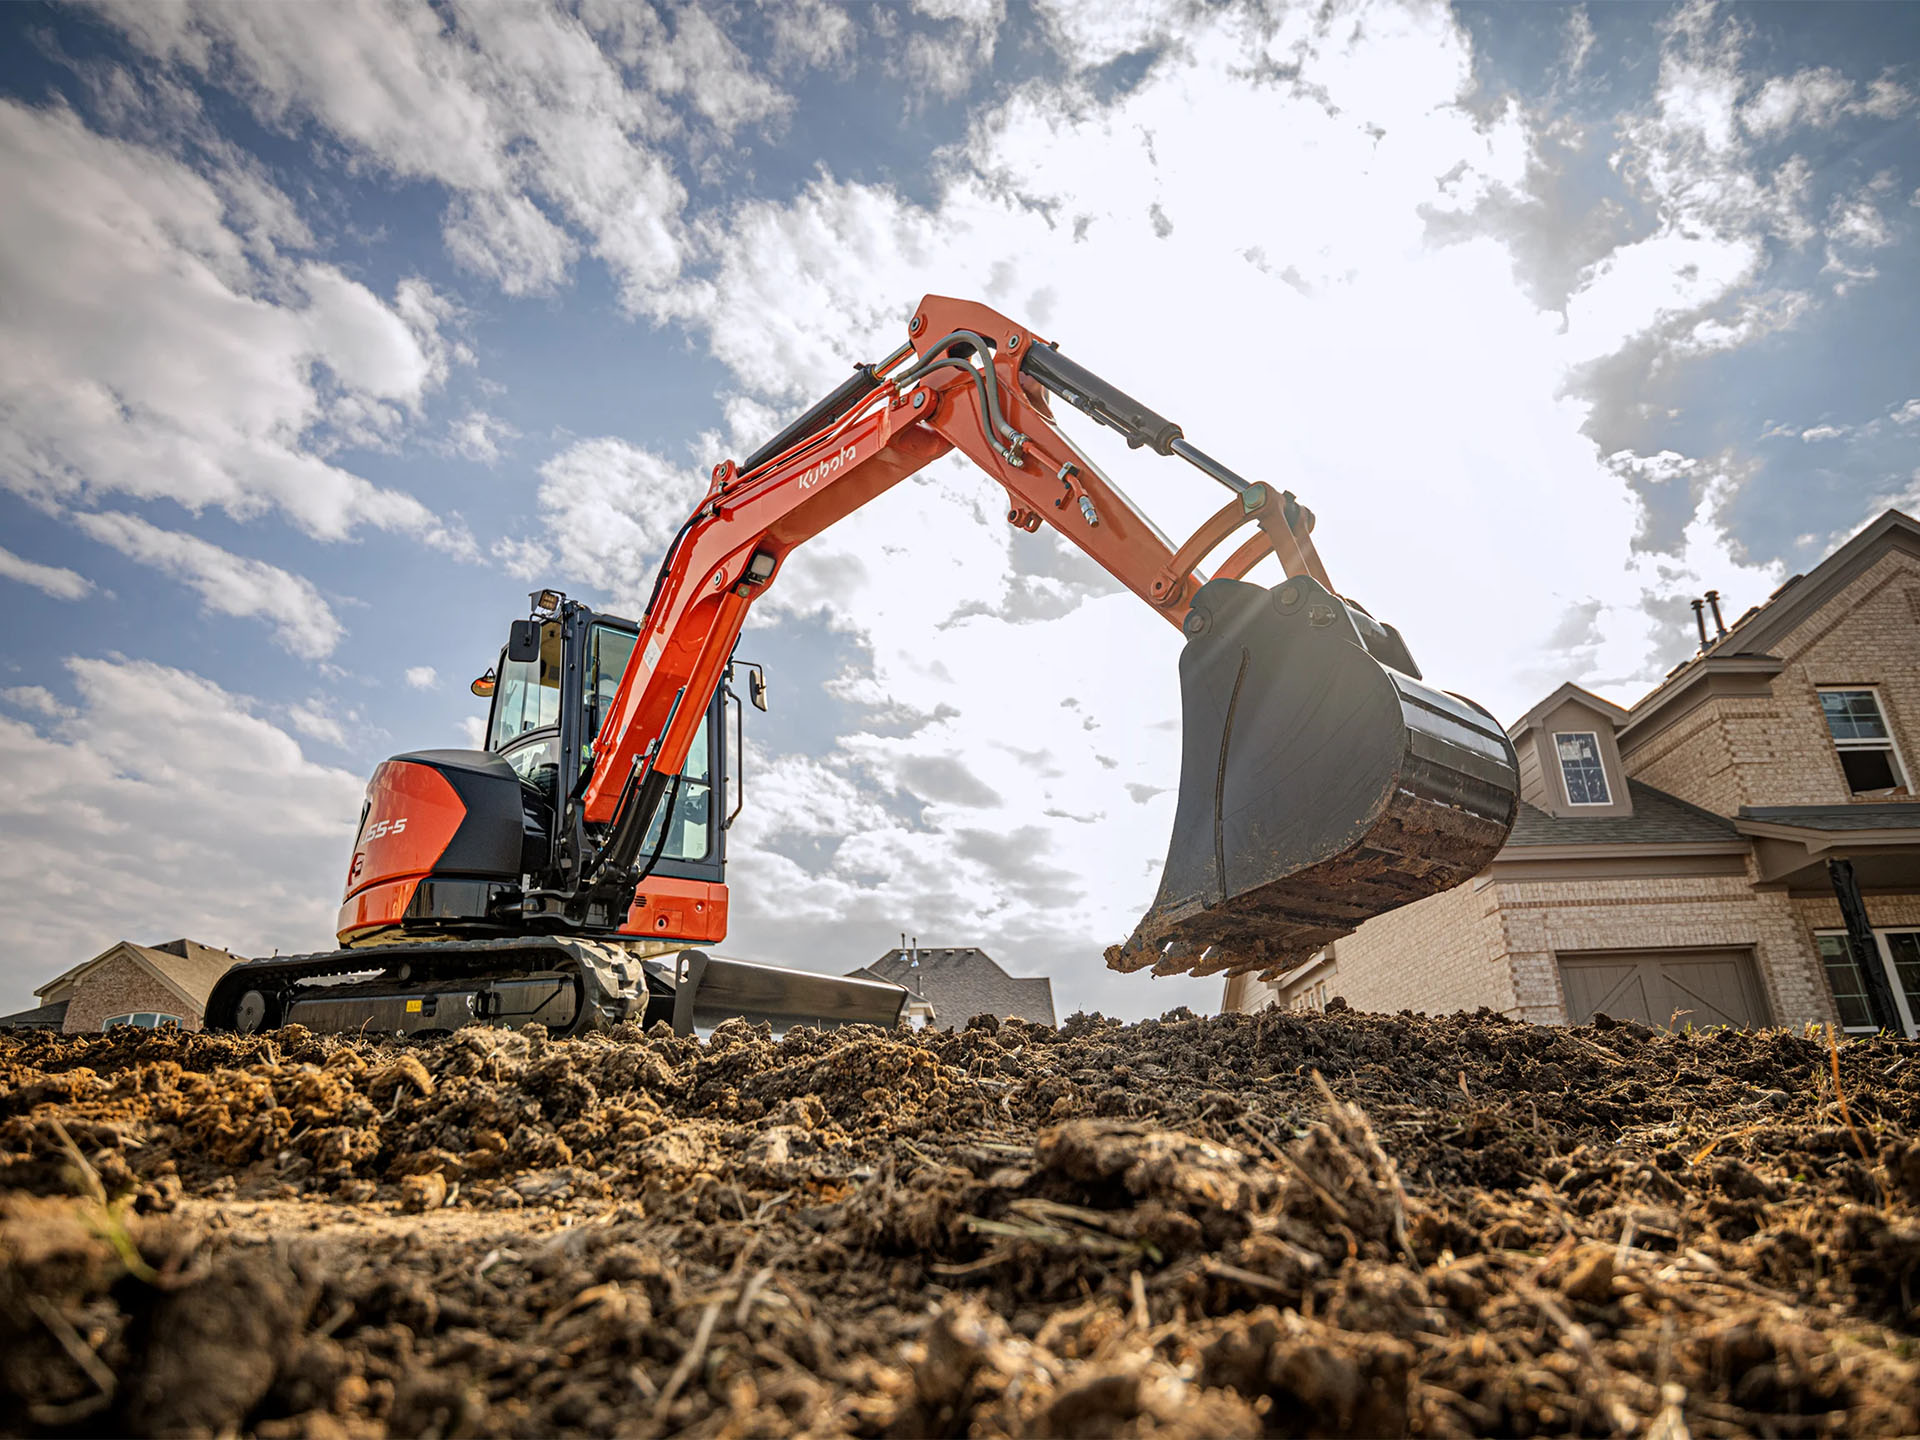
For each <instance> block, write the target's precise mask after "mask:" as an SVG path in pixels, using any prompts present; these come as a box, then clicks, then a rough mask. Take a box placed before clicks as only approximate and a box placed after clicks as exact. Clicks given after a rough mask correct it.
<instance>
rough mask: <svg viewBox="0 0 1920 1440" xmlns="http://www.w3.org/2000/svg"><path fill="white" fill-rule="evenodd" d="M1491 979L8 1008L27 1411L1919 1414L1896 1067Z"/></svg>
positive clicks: (1487, 1422)
mask: <svg viewBox="0 0 1920 1440" xmlns="http://www.w3.org/2000/svg"><path fill="white" fill-rule="evenodd" d="M1911 1054H1912V1047H1910V1046H1908V1045H1906V1044H1903V1043H1899V1042H1892V1041H1882V1040H1875V1041H1871V1042H1866V1043H1854V1044H1841V1045H1838V1046H1832V1045H1830V1043H1829V1041H1828V1040H1827V1038H1826V1037H1825V1036H1824V1035H1822V1036H1818V1037H1815V1036H1801V1035H1794V1034H1788V1033H1784V1032H1764V1033H1743V1032H1731V1031H1714V1032H1704V1033H1697V1034H1687V1035H1677V1036H1668V1035H1653V1034H1649V1033H1648V1032H1646V1031H1645V1030H1642V1029H1640V1028H1639V1027H1636V1026H1631V1025H1614V1024H1607V1025H1605V1026H1603V1027H1599V1028H1585V1029H1580V1030H1550V1029H1544V1028H1533V1027H1527V1026H1523V1025H1518V1024H1515V1023H1511V1022H1508V1021H1506V1020H1503V1019H1500V1018H1499V1017H1495V1016H1490V1015H1486V1014H1481V1015H1478V1016H1470V1017H1469V1016H1460V1017H1454V1018H1452V1019H1449V1020H1424V1019H1416V1018H1411V1017H1406V1016H1398V1017H1393V1016H1361V1015H1355V1014H1349V1013H1337V1014H1332V1015H1328V1016H1324V1017H1321V1016H1311V1015H1295V1014H1269V1015H1265V1016H1261V1017H1251V1018H1250V1017H1243V1016H1227V1017H1220V1018H1215V1019H1195V1018H1191V1017H1187V1016H1185V1015H1183V1014H1180V1013H1176V1014H1175V1015H1174V1016H1170V1017H1168V1018H1166V1019H1164V1020H1162V1021H1159V1022H1149V1023H1146V1024H1141V1025H1131V1026H1123V1025H1119V1024H1116V1023H1113V1022H1109V1021H1104V1020H1100V1019H1098V1018H1088V1017H1084V1016H1077V1017H1075V1018H1074V1019H1072V1020H1070V1021H1069V1022H1068V1023H1067V1024H1066V1025H1065V1026H1064V1027H1063V1028H1062V1029H1061V1030H1059V1031H1054V1030H1049V1029H1044V1028H1041V1027H1036V1026H1029V1025H1023V1024H1019V1023H1017V1022H1016V1023H1007V1024H998V1025H997V1024H994V1023H993V1022H991V1021H986V1022H981V1023H977V1024H975V1025H973V1026H970V1027H968V1028H966V1029H964V1030H960V1031H956V1032H948V1033H943V1034H935V1035H928V1034H924V1033H922V1034H913V1033H909V1032H890V1033H882V1032H880V1031H877V1030H873V1029H870V1028H855V1029H852V1030H845V1031H839V1032H834V1033H821V1032H817V1031H810V1030H796V1031H794V1032H792V1033H790V1034H788V1035H786V1036H784V1037H782V1038H781V1039H779V1040H775V1039H772V1038H771V1037H770V1036H769V1035H768V1034H767V1032H766V1031H765V1030H764V1029H755V1028H754V1027H751V1026H748V1025H746V1024H744V1023H740V1022H735V1023H731V1024H728V1025H725V1026H722V1027H721V1029H720V1030H719V1031H718V1032H716V1033H715V1035H714V1036H713V1038H712V1039H711V1040H710V1041H704V1042H703V1041H695V1040H682V1039H676V1038H674V1037H673V1036H671V1035H669V1034H665V1033H654V1034H643V1033H641V1032H639V1031H638V1030H629V1031H625V1032H622V1033H619V1034H616V1035H614V1036H612V1037H591V1038H588V1039H583V1040H577V1041H567V1042H553V1041H550V1040H548V1039H546V1038H545V1037H544V1035H541V1034H530V1033H517V1032H516V1033H505V1032H497V1031H485V1030H474V1031H467V1032H463V1033H461V1034H459V1035H456V1036H454V1037H451V1038H445V1039H437V1040H422V1041H416V1042H412V1043H404V1044H400V1043H373V1042H353V1041H344V1040H336V1039H328V1038H323V1037H317V1036H313V1035H310V1034H306V1033H304V1032H302V1031H299V1030H297V1029H289V1030H282V1031H279V1032H275V1033H273V1034H270V1035H267V1036H261V1037H250V1038H246V1039H240V1038H234V1037H217V1036H192V1035H179V1034H174V1033H170V1032H157V1033H156V1032H148V1031H132V1030H123V1031H116V1032H114V1033H113V1034H111V1035H106V1036H85V1037H82V1036H48V1035H26V1034H23V1033H21V1032H12V1033H11V1034H8V1035H4V1036H0V1413H4V1414H6V1415H9V1416H11V1417H14V1419H13V1422H12V1423H13V1425H14V1426H17V1427H18V1428H19V1429H21V1430H24V1431H29V1432H38V1433H97V1432H100V1431H141V1432H155V1433H174V1432H206V1431H220V1430H229V1431H240V1432H245V1433H253V1434H259V1435H265V1436H319V1437H340V1436H363V1435H365V1436H373V1435H382V1434H433V1435H496V1434H497V1435H511V1434H528V1433H553V1432H557V1431H567V1430H585V1431H592V1432H604V1431H611V1430H615V1429H619V1430H621V1431H623V1432H631V1433H637V1434H659V1435H664V1434H669V1433H689V1434H699V1435H713V1436H722V1435H728V1436H731V1435H750V1434H770V1433H793V1432H798V1433H809V1434H821V1435H829V1434H849V1433H851V1434H860V1435H968V1434H974V1435H1057V1436H1075V1435H1086V1436H1094V1435H1131V1434H1149V1433H1152V1434H1167V1435H1193V1436H1201V1435H1209V1436H1211V1435H1283V1434H1288V1435H1334V1434H1343V1435H1344V1434H1402V1433H1405V1434H1421V1435H1468V1434H1485V1433H1517V1434H1518V1433H1551V1434H1566V1433H1583V1434H1594V1435H1616V1434H1628V1433H1636V1432H1642V1431H1646V1432H1649V1433H1653V1432H1656V1431H1657V1432H1658V1433H1661V1434H1664V1435H1667V1436H1676V1435H1679V1434H1681V1433H1690V1434H1693V1435H1696V1436H1699V1435H1735V1434H1747V1433H1755V1432H1760V1433H1768V1434H1775V1435H1783V1436H1784V1435H1822V1434H1839V1433H1861V1432H1871V1433H1911V1432H1913V1431H1915V1430H1917V1429H1920V1408H1916V1407H1920V1361H1916V1359H1915V1358H1914V1356H1915V1335H1916V1331H1917V1330H1920V1063H1916V1062H1914V1061H1913V1060H1911V1059H1910V1058H1909V1057H1910V1055H1911Z"/></svg>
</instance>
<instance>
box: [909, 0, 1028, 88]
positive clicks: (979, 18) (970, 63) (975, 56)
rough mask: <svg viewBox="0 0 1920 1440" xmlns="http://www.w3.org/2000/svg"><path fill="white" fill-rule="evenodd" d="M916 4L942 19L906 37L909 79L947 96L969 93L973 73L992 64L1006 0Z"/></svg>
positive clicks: (921, 1) (925, 0)
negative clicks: (967, 91) (935, 24)
mask: <svg viewBox="0 0 1920 1440" xmlns="http://www.w3.org/2000/svg"><path fill="white" fill-rule="evenodd" d="M913 9H914V11H915V12H916V13H917V14H919V15H922V16H924V17H926V18H927V19H930V20H933V21H936V22H938V24H937V26H936V28H934V29H931V30H915V31H914V32H913V33H911V34H910V35H908V36H907V43H906V49H905V51H904V53H903V56H902V62H903V67H904V69H905V71H906V76H907V81H908V83H909V84H910V85H913V86H916V87H920V88H923V89H926V90H929V91H931V92H932V93H933V94H935V95H937V96H939V97H940V98H941V99H943V100H951V99H953V98H954V97H956V96H958V95H962V94H964V93H966V90H967V87H968V86H970V85H971V84H972V83H973V77H974V76H975V75H977V74H979V73H980V72H981V71H983V70H985V69H986V68H987V67H988V66H989V65H991V64H993V52H994V45H995V41H996V38H997V36H998V34H999V30H1000V24H1001V22H1002V21H1003V20H1005V19H1006V15H1007V7H1006V0H913Z"/></svg>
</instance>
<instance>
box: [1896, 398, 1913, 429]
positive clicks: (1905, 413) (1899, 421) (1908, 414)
mask: <svg viewBox="0 0 1920 1440" xmlns="http://www.w3.org/2000/svg"><path fill="white" fill-rule="evenodd" d="M1892 414H1893V423H1894V424H1896V425H1911V424H1913V423H1914V422H1915V421H1920V399H1914V400H1909V401H1907V403H1906V404H1904V405H1899V406H1896V407H1895V408H1894V410H1893V412H1892Z"/></svg>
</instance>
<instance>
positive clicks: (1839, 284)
mask: <svg viewBox="0 0 1920 1440" xmlns="http://www.w3.org/2000/svg"><path fill="white" fill-rule="evenodd" d="M1892 188H1893V175H1892V172H1891V171H1883V172H1881V173H1880V174H1878V175H1876V176H1874V178H1873V179H1872V180H1870V181H1868V182H1867V183H1866V184H1865V185H1862V186H1860V187H1859V188H1858V189H1856V190H1854V191H1852V192H1851V193H1848V194H1843V195H1836V196H1835V197H1834V199H1833V204H1832V206H1831V208H1830V209H1829V210H1828V212H1827V263H1826V264H1825V266H1823V267H1822V270H1821V273H1822V274H1837V275H1839V276H1840V279H1839V280H1838V281H1836V282H1835V284H1834V289H1835V290H1836V291H1839V292H1840V293H1842V294H1844V293H1845V292H1846V290H1847V289H1848V287H1849V286H1850V285H1851V284H1852V283H1853V282H1855V281H1860V280H1872V279H1874V278H1876V277H1877V276H1878V275H1879V273H1880V272H1879V271H1878V270H1876V269H1875V268H1874V266H1873V265H1872V264H1871V263H1869V261H1868V260H1867V258H1866V257H1867V256H1868V255H1870V254H1871V253H1872V252H1873V251H1875V250H1882V249H1885V248H1886V247H1887V246H1889V245H1891V244H1893V241H1894V233H1893V227H1892V226H1891V225H1890V224H1888V223H1887V218H1886V216H1885V215H1883V214H1881V212H1880V203H1879V200H1880V197H1881V196H1883V195H1885V194H1886V193H1887V192H1888V191H1889V190H1891V189H1892Z"/></svg>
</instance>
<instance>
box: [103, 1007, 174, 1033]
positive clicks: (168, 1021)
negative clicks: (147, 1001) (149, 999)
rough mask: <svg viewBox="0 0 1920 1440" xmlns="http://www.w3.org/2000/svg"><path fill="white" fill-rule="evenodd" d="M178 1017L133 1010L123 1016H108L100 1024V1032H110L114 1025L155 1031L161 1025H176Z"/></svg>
mask: <svg viewBox="0 0 1920 1440" xmlns="http://www.w3.org/2000/svg"><path fill="white" fill-rule="evenodd" d="M179 1023H180V1017H179V1016H178V1015H162V1014H159V1013H157V1012H155V1011H152V1010H133V1011H129V1012H128V1013H127V1014H125V1015H109V1016H108V1017H107V1018H106V1019H104V1020H102V1021H101V1022H100V1028H101V1029H102V1030H111V1029H113V1028H114V1027H115V1026H116V1025H134V1026H137V1027H139V1028H140V1029H142V1030H157V1029H159V1028H160V1027H161V1026H162V1025H178V1024H179Z"/></svg>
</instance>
